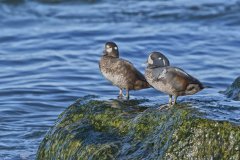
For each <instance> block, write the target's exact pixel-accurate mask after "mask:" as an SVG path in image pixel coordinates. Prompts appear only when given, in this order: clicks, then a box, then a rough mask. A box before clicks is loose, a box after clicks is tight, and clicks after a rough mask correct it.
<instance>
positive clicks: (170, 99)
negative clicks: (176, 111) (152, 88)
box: [168, 95, 172, 106]
mask: <svg viewBox="0 0 240 160" xmlns="http://www.w3.org/2000/svg"><path fill="white" fill-rule="evenodd" d="M168 104H169V106H171V105H172V95H169V100H168Z"/></svg>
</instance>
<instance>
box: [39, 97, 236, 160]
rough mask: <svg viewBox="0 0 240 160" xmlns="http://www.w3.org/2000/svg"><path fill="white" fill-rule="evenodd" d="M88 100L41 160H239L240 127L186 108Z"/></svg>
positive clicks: (47, 144) (49, 141) (55, 133)
mask: <svg viewBox="0 0 240 160" xmlns="http://www.w3.org/2000/svg"><path fill="white" fill-rule="evenodd" d="M142 102H144V100H140V101H138V100H130V101H129V102H121V101H117V100H112V101H98V100H93V99H91V97H84V98H82V99H81V100H80V101H79V102H76V103H75V104H73V105H71V106H70V107H68V108H67V109H66V110H65V111H64V112H63V113H62V114H61V115H60V116H59V118H58V120H57V122H56V124H55V126H53V127H52V128H51V129H50V131H49V132H48V133H47V135H46V136H45V138H44V139H43V141H42V142H41V144H40V146H39V150H38V154H37V159H40V160H45V159H101V160H104V159H121V160H124V159H136V160H139V159H240V154H239V153H240V145H239V144H240V127H239V126H235V125H233V124H231V123H229V122H223V121H221V122H220V121H213V120H207V119H204V118H201V115H199V114H198V112H197V111H195V110H192V109H190V108H191V107H187V106H186V105H182V106H176V107H172V108H170V109H163V110H159V109H157V108H154V107H152V108H151V107H144V106H141V103H142Z"/></svg>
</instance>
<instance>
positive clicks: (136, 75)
mask: <svg viewBox="0 0 240 160" xmlns="http://www.w3.org/2000/svg"><path fill="white" fill-rule="evenodd" d="M99 68H100V71H101V73H102V74H103V76H104V77H105V78H106V79H107V80H109V81H110V82H112V84H113V85H115V86H117V87H118V88H119V89H120V92H119V98H122V97H123V94H122V90H123V89H126V92H127V93H126V97H127V99H129V90H139V89H144V88H149V87H150V85H149V84H148V82H147V81H146V79H145V77H144V76H143V75H142V73H140V72H139V71H138V70H137V69H136V68H135V67H134V66H133V64H132V63H131V62H129V61H127V60H124V59H121V58H119V51H118V47H117V45H116V44H115V43H114V42H107V43H106V44H105V50H104V54H103V56H102V57H101V60H100V62H99Z"/></svg>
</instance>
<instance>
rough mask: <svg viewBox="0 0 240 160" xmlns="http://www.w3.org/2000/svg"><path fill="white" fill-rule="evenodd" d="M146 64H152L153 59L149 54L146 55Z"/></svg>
mask: <svg viewBox="0 0 240 160" xmlns="http://www.w3.org/2000/svg"><path fill="white" fill-rule="evenodd" d="M148 64H153V60H152V58H151V55H150V56H149V57H148Z"/></svg>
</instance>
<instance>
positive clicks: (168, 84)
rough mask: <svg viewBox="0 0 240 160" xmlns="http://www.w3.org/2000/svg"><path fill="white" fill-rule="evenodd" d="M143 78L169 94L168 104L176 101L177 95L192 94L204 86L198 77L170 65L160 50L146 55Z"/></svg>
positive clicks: (173, 103)
mask: <svg viewBox="0 0 240 160" xmlns="http://www.w3.org/2000/svg"><path fill="white" fill-rule="evenodd" d="M145 78H146V80H147V82H148V83H149V84H150V85H151V86H152V87H153V88H155V89H157V90H159V91H161V92H164V93H166V94H168V95H169V106H171V105H175V104H176V103H177V97H178V96H184V95H192V94H195V93H197V92H199V91H201V90H202V89H203V88H204V87H203V85H202V83H201V82H200V81H199V80H198V79H196V78H194V77H193V76H191V75H190V74H188V73H187V72H185V71H184V70H182V69H180V68H178V67H173V66H170V63H169V60H168V59H167V57H166V56H164V55H163V54H162V53H160V52H152V53H151V54H150V55H149V56H148V60H147V68H146V70H145ZM173 96H174V100H173V101H172V97H173Z"/></svg>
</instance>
